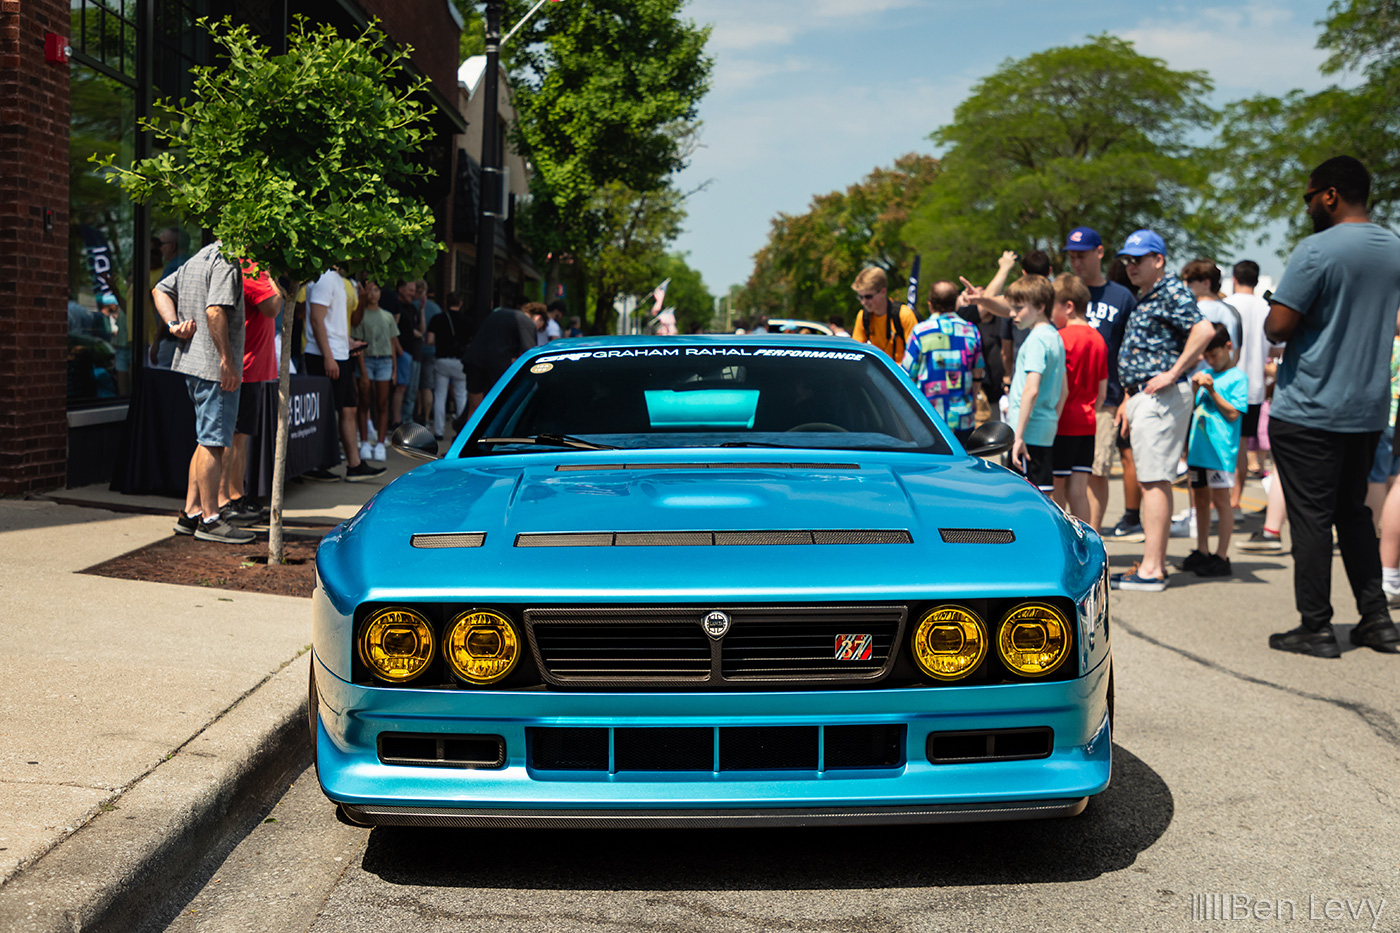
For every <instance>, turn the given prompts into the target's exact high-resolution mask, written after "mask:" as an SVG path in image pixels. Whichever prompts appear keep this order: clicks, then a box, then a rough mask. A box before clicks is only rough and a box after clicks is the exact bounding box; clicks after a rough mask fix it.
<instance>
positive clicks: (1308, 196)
mask: <svg viewBox="0 0 1400 933" xmlns="http://www.w3.org/2000/svg"><path fill="white" fill-rule="evenodd" d="M1331 190H1332V189H1331V187H1330V186H1329V187H1327V188H1313V189H1312V190H1310V191H1304V192H1303V206H1304V207H1311V206H1312V199H1313V198H1315V197H1317V196H1318V195H1319V194H1321V193H1322V192H1324V191H1331Z"/></svg>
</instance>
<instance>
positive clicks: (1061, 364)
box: [1006, 275, 1065, 496]
mask: <svg viewBox="0 0 1400 933" xmlns="http://www.w3.org/2000/svg"><path fill="white" fill-rule="evenodd" d="M1006 303H1007V304H1009V305H1010V306H1011V319H1012V320H1013V321H1015V322H1016V326H1017V327H1018V328H1020V329H1021V330H1029V331H1030V333H1029V334H1027V335H1026V340H1025V342H1024V343H1022V344H1021V349H1020V352H1018V353H1017V354H1016V376H1015V378H1014V379H1012V381H1011V392H1010V395H1009V398H1010V404H1011V407H1010V410H1009V411H1008V412H1007V422H1008V423H1009V424H1010V425H1011V426H1012V427H1013V428H1015V429H1016V443H1015V445H1014V446H1013V447H1012V448H1011V465H1012V466H1013V467H1015V468H1016V469H1018V470H1020V471H1021V472H1022V473H1024V474H1025V476H1026V479H1028V480H1030V482H1031V484H1032V485H1033V486H1035V487H1036V488H1037V489H1039V490H1040V491H1041V492H1043V493H1045V494H1046V495H1047V496H1048V495H1050V494H1051V493H1052V492H1054V489H1055V474H1054V447H1055V432H1056V430H1057V429H1058V427H1059V423H1060V407H1061V406H1062V405H1063V404H1064V397H1063V396H1064V390H1065V345H1064V343H1063V342H1062V341H1061V340H1060V333H1059V331H1057V330H1055V325H1054V324H1051V323H1050V309H1051V308H1052V307H1053V306H1054V304H1055V287H1054V286H1053V285H1051V284H1050V280H1049V279H1047V278H1045V277H1044V276H1041V275H1027V276H1024V277H1022V278H1020V279H1017V280H1016V281H1015V282H1012V283H1011V285H1010V287H1009V288H1007V290H1006Z"/></svg>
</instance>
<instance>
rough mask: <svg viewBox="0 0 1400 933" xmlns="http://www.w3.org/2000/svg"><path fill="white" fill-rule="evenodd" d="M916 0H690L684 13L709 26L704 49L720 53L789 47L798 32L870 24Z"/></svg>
mask: <svg viewBox="0 0 1400 933" xmlns="http://www.w3.org/2000/svg"><path fill="white" fill-rule="evenodd" d="M918 2H919V0H816V2H815V3H806V2H793V0H692V2H691V3H690V4H689V5H688V6H687V7H686V10H685V13H686V15H687V16H689V17H691V18H692V19H694V20H695V21H696V22H698V23H702V24H705V23H707V24H709V25H710V26H712V27H713V29H712V32H711V34H710V43H709V46H708V48H709V51H711V52H714V53H719V54H723V53H725V52H730V51H745V50H750V49H756V48H762V47H764V46H773V45H789V44H791V43H793V42H794V41H796V40H797V39H798V37H799V36H801V35H803V34H804V33H809V32H814V31H820V30H825V29H829V28H831V27H832V26H834V25H842V24H844V25H850V21H852V20H857V21H859V22H868V23H872V24H873V23H874V22H875V18H876V17H877V16H878V15H879V14H881V13H885V12H888V11H890V10H900V9H905V8H907V7H911V6H914V5H915V4H917V3H918Z"/></svg>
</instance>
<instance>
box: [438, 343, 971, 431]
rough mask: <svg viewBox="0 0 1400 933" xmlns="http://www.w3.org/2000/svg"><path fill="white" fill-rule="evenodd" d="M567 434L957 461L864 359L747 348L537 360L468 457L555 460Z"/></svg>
mask: <svg viewBox="0 0 1400 933" xmlns="http://www.w3.org/2000/svg"><path fill="white" fill-rule="evenodd" d="M542 435H544V436H545V437H541V436H542ZM560 436H564V437H567V438H571V439H578V440H581V441H587V442H589V443H592V444H598V445H606V446H609V447H618V448H626V449H634V450H635V449H645V448H656V447H719V446H761V447H769V446H771V447H793V448H802V449H819V450H907V451H920V452H924V453H941V454H946V453H951V450H950V449H949V447H948V445H947V444H946V443H945V442H944V440H943V438H942V436H941V435H940V434H939V433H938V431H937V429H936V428H935V427H934V426H933V424H932V423H931V421H930V420H929V418H928V416H927V415H926V414H925V413H924V411H923V409H922V408H920V407H919V404H918V402H917V401H916V400H915V399H914V397H913V396H912V394H911V386H909V385H908V384H907V383H906V382H905V381H904V380H901V379H900V378H899V377H898V376H896V375H894V374H893V373H891V372H890V371H889V370H888V369H886V368H885V367H884V366H883V365H881V364H880V363H879V362H878V361H876V360H875V359H874V358H873V357H872V356H871V355H870V354H869V353H866V352H864V351H856V350H808V349H798V348H794V347H790V346H788V347H784V346H763V345H754V344H751V343H749V342H747V341H745V342H744V343H743V344H742V345H741V346H732V345H731V346H725V345H716V346H713V347H708V346H694V345H689V346H678V347H659V346H647V347H618V348H617V349H604V350H579V351H574V352H569V353H557V354H546V355H544V356H541V357H536V358H535V360H534V362H533V363H532V364H531V365H530V366H528V367H526V368H525V369H522V370H521V371H520V372H519V373H517V374H516V375H515V378H513V379H512V380H511V381H510V383H509V384H508V385H507V386H506V388H505V390H504V391H503V392H502V393H501V395H500V396H498V397H497V399H496V401H495V403H494V404H493V405H492V406H491V408H490V410H488V411H487V412H486V415H485V417H484V418H483V419H482V420H481V422H480V423H479V424H478V425H477V428H476V430H475V431H474V432H473V434H472V436H471V438H470V439H469V440H468V442H467V444H466V446H465V447H464V449H463V451H462V453H463V455H464V456H478V455H482V454H490V453H499V452H506V451H509V452H510V453H519V452H522V451H526V450H537V451H545V450H549V449H551V447H552V448H553V449H555V450H556V451H557V450H558V448H559V445H558V444H557V443H550V442H549V440H552V439H557V438H559V437H560ZM486 438H491V439H493V440H491V441H486V440H484V439H486ZM531 438H535V439H536V440H535V441H534V443H531V442H530V439H531ZM511 441H515V442H516V443H510V442H511Z"/></svg>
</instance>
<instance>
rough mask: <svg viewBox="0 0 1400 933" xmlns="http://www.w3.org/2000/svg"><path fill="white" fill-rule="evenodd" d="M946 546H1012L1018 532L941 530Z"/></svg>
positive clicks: (981, 529) (964, 529)
mask: <svg viewBox="0 0 1400 933" xmlns="http://www.w3.org/2000/svg"><path fill="white" fill-rule="evenodd" d="M938 533H939V534H940V535H942V536H943V543H944V544H1011V543H1013V542H1014V541H1015V540H1016V532H1014V531H1012V530H1011V529H1010V528H940V529H938Z"/></svg>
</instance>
